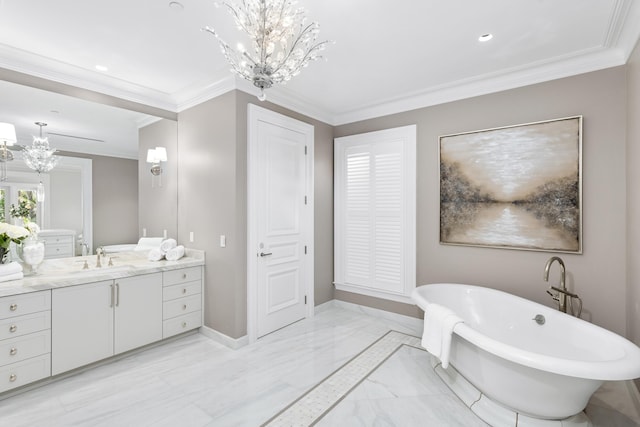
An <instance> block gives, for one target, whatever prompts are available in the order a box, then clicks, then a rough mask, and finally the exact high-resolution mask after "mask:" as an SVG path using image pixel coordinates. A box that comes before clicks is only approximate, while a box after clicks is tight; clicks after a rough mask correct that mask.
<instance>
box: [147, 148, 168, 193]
mask: <svg viewBox="0 0 640 427" xmlns="http://www.w3.org/2000/svg"><path fill="white" fill-rule="evenodd" d="M166 161H167V149H166V148H164V147H156V148H150V149H149V150H148V151H147V163H151V175H153V176H157V177H159V179H160V186H161V187H162V176H161V175H162V167H161V166H160V162H166ZM152 179H153V178H152ZM151 184H152V186H153V181H151Z"/></svg>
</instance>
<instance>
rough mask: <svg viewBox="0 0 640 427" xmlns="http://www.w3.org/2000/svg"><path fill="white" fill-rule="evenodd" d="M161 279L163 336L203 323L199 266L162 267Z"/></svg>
mask: <svg viewBox="0 0 640 427" xmlns="http://www.w3.org/2000/svg"><path fill="white" fill-rule="evenodd" d="M162 282H163V285H164V288H163V293H162V298H163V304H162V313H163V317H162V319H163V327H162V329H163V332H162V337H163V338H168V337H171V336H173V335H177V334H181V333H183V332H186V331H189V330H192V329H195V328H199V327H200V326H202V267H190V268H183V269H180V270H172V271H165V272H164V273H163V278H162Z"/></svg>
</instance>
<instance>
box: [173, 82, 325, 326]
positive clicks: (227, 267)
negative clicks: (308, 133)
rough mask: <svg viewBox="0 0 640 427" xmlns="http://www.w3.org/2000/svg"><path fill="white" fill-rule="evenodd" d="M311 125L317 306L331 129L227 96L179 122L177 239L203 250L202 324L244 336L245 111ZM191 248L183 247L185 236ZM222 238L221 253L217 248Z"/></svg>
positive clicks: (321, 291)
mask: <svg viewBox="0 0 640 427" xmlns="http://www.w3.org/2000/svg"><path fill="white" fill-rule="evenodd" d="M250 102H251V103H255V104H258V105H260V106H262V107H264V108H269V109H272V110H274V111H277V112H280V113H282V114H286V115H288V116H290V117H293V118H296V119H298V120H301V121H304V122H307V123H310V124H312V125H314V126H315V153H314V155H315V162H316V166H315V197H316V199H315V209H316V210H315V219H316V225H315V230H316V232H315V242H316V254H315V264H316V265H315V280H316V282H315V289H316V290H315V299H316V301H315V302H316V304H320V303H323V302H326V301H328V300H330V299H332V298H333V287H332V285H331V282H332V278H333V218H332V217H333V163H332V162H333V140H332V138H333V135H332V128H331V126H329V125H327V124H324V123H321V122H318V121H315V120H311V119H309V118H308V117H305V116H302V115H300V114H297V113H294V112H292V111H289V110H286V109H283V108H281V107H278V106H275V105H272V104H269V103H260V102H259V101H257V99H256V98H255V97H253V96H251V95H248V94H246V93H244V92H240V91H232V92H228V93H226V94H224V95H222V96H219V97H217V98H215V99H212V100H209V101H207V102H204V103H202V104H200V105H197V106H195V107H193V108H190V109H188V110H185V111H183V112H181V113H179V115H178V162H179V163H178V238H179V241H180V242H183V243H184V242H187V243H184V244H186V245H188V246H189V247H192V248H195V249H202V250H205V251H206V267H205V274H206V276H205V283H206V288H205V325H206V326H208V327H211V328H213V329H215V330H217V331H219V332H221V333H223V334H225V335H227V336H230V337H232V338H238V337H241V336H243V335H245V334H246V332H247V283H246V282H247V272H246V256H247V255H246V254H247V245H246V243H247V217H246V213H247V212H246V211H247V200H246V199H247V182H246V177H247V105H248V104H249V103H250ZM191 231H193V232H194V237H195V239H194V242H193V243H190V242H188V239H189V232H191ZM220 235H225V236H226V238H227V246H226V247H225V248H221V247H220V246H219V236H220Z"/></svg>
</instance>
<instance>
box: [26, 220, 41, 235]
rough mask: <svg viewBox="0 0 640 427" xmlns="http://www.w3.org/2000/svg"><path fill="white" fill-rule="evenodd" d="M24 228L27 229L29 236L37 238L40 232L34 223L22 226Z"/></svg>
mask: <svg viewBox="0 0 640 427" xmlns="http://www.w3.org/2000/svg"><path fill="white" fill-rule="evenodd" d="M24 228H26V229H27V231H28V232H29V235H30V236H32V237H34V238H38V233H39V232H40V226H38V224H36V223H35V222H29V223H26V224H25V225H24Z"/></svg>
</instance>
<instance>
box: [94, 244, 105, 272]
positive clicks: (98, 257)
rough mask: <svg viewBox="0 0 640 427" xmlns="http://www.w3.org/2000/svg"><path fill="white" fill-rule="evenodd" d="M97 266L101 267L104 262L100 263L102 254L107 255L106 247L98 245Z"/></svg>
mask: <svg viewBox="0 0 640 427" xmlns="http://www.w3.org/2000/svg"><path fill="white" fill-rule="evenodd" d="M96 255H97V256H96V259H97V261H96V268H101V267H102V264H101V263H100V257H101V256H106V255H105V253H104V248H103V247H102V246H100V247H98V249H96Z"/></svg>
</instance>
